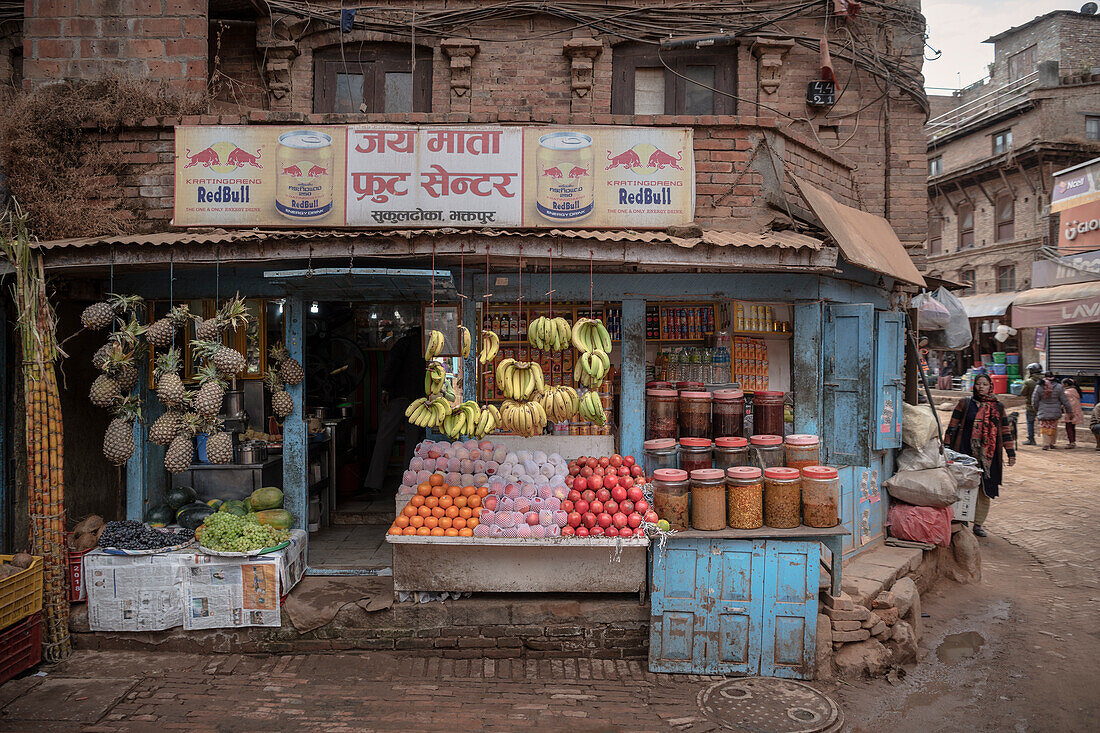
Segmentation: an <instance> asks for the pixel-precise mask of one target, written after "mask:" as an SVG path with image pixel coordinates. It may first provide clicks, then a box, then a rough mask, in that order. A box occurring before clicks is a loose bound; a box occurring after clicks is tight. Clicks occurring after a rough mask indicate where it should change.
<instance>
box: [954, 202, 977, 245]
mask: <svg viewBox="0 0 1100 733" xmlns="http://www.w3.org/2000/svg"><path fill="white" fill-rule="evenodd" d="M964 211H969V212H970V226H969V228H966V229H964V228H963V221H964V220H965V218H966V217H965V216H963V212H964ZM955 216H956V218H957V219H958V221H959V239H958V243H959V249H970V248H971V247H973V246H974V207H973V206H971V205H970V204H969V203H966V202H963V203H961V204H959V210H958V211H957V212H956V214H955Z"/></svg>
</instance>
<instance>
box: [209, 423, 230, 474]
mask: <svg viewBox="0 0 1100 733" xmlns="http://www.w3.org/2000/svg"><path fill="white" fill-rule="evenodd" d="M221 428H222V423H221V421H220V420H209V421H207V423H206V424H205V425H204V426H203V429H204V431H205V432H206V459H207V460H208V461H210V462H211V463H215V464H217V465H225V464H226V463H230V462H232V461H233V435H232V434H230V433H227V432H225V431H223V430H222V429H221Z"/></svg>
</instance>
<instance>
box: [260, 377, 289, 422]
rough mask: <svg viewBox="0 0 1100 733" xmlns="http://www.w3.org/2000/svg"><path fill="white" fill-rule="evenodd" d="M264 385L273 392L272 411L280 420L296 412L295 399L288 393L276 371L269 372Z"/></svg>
mask: <svg viewBox="0 0 1100 733" xmlns="http://www.w3.org/2000/svg"><path fill="white" fill-rule="evenodd" d="M264 383H265V384H266V385H267V388H268V389H269V390H271V411H272V412H274V413H275V416H276V417H278V418H279V419H280V420H281V419H282V418H284V417H286V416H287V415H289V414H290V413H292V412H294V398H293V397H291V396H290V394H289V393H288V392H287V391H286V385H284V384H283V381H282V379H280V377H279V374H278V373H277V372H276V371H274V370H268V372H267V374H265V375H264Z"/></svg>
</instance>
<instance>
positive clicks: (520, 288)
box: [519, 244, 523, 318]
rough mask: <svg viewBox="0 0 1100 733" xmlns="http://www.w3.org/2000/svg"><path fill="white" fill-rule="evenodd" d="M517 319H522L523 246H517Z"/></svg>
mask: <svg viewBox="0 0 1100 733" xmlns="http://www.w3.org/2000/svg"><path fill="white" fill-rule="evenodd" d="M519 317H520V318H523V245H522V244H521V245H520V246H519Z"/></svg>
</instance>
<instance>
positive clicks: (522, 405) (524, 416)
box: [500, 399, 546, 438]
mask: <svg viewBox="0 0 1100 733" xmlns="http://www.w3.org/2000/svg"><path fill="white" fill-rule="evenodd" d="M500 415H501V417H502V418H503V427H504V429H505V430H508V431H510V432H513V433H516V434H517V435H522V436H523V437H525V438H533V437H535V436H536V435H541V434H542V431H543V430H544V429H545V428H546V411H545V410H544V409H543V408H542V405H541V404H540V403H539V401H538V400H531V401H529V402H517V401H515V400H510V399H509V400H504V404H502V405H501V407H500Z"/></svg>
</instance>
